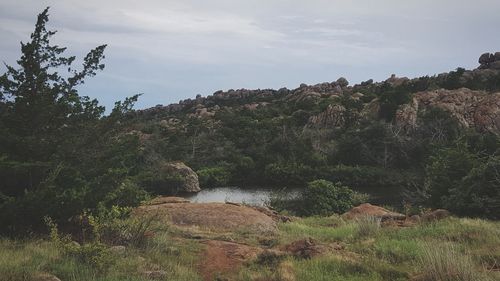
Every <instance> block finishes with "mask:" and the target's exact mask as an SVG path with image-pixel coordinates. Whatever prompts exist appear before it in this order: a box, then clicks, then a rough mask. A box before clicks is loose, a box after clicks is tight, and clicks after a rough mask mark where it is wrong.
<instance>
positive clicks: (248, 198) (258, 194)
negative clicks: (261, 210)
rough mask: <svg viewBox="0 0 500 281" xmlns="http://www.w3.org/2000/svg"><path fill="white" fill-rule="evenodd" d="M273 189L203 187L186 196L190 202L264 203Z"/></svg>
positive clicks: (293, 191) (295, 192)
mask: <svg viewBox="0 0 500 281" xmlns="http://www.w3.org/2000/svg"><path fill="white" fill-rule="evenodd" d="M274 192H275V191H274V190H272V189H264V188H252V189H242V188H239V187H217V188H211V189H203V190H202V191H200V192H198V193H196V194H193V195H189V196H187V197H186V198H187V199H189V200H191V202H198V203H209V202H234V203H245V204H250V205H259V206H262V205H265V204H266V203H268V202H269V199H270V198H271V196H272V195H273V193H274ZM287 193H288V195H293V194H298V190H289V191H287Z"/></svg>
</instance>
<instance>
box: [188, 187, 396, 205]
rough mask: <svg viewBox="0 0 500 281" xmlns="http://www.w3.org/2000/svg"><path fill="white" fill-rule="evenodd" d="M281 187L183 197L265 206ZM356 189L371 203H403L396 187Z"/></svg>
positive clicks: (288, 192)
mask: <svg viewBox="0 0 500 281" xmlns="http://www.w3.org/2000/svg"><path fill="white" fill-rule="evenodd" d="M277 190H279V189H276V188H274V189H272V188H264V187H252V188H250V187H248V188H242V187H236V186H231V187H216V188H209V189H203V190H202V191H200V192H198V193H195V194H189V195H184V196H183V197H185V198H187V199H189V200H191V202H197V203H211V202H233V203H245V204H250V205H259V206H263V205H265V204H266V203H268V202H269V200H270V199H271V197H272V196H273V194H275V193H276V191H277ZM300 190H301V189H300V188H288V189H285V192H280V196H287V197H288V198H294V197H297V196H298V195H299V194H300ZM355 190H357V191H359V192H363V193H367V194H369V195H370V200H369V201H370V203H373V204H380V205H385V204H387V205H398V204H400V203H401V195H400V192H399V190H397V189H396V188H387V187H386V188H382V187H380V188H373V187H372V188H356V189H355Z"/></svg>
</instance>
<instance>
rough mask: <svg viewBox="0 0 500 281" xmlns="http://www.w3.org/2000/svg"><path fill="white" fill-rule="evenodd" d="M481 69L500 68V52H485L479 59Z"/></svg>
mask: <svg viewBox="0 0 500 281" xmlns="http://www.w3.org/2000/svg"><path fill="white" fill-rule="evenodd" d="M478 62H479V64H480V66H479V67H478V68H479V69H500V52H496V53H494V54H492V53H484V54H482V55H481V56H480V57H479V60H478Z"/></svg>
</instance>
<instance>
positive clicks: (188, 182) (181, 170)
mask: <svg viewBox="0 0 500 281" xmlns="http://www.w3.org/2000/svg"><path fill="white" fill-rule="evenodd" d="M160 171H161V172H163V173H166V174H167V175H169V176H178V177H179V178H181V179H182V186H181V190H180V191H184V192H199V191H201V188H200V182H199V181H198V175H197V174H196V173H195V172H194V171H193V170H192V169H191V168H189V167H188V166H187V165H186V164H184V163H182V162H170V163H164V164H163V165H162V167H161V168H160Z"/></svg>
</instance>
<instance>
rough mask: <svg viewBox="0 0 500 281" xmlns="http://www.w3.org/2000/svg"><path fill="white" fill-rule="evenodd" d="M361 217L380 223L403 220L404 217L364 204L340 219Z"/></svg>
mask: <svg viewBox="0 0 500 281" xmlns="http://www.w3.org/2000/svg"><path fill="white" fill-rule="evenodd" d="M362 217H375V218H379V219H380V220H381V221H385V220H404V219H405V218H406V216H405V215H403V214H400V213H396V212H392V211H389V210H387V209H385V208H382V207H379V206H375V205H372V204H370V203H364V204H361V205H359V206H357V207H354V208H352V209H351V210H349V211H347V212H346V213H344V214H343V215H342V218H344V219H348V220H352V219H358V218H362Z"/></svg>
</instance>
